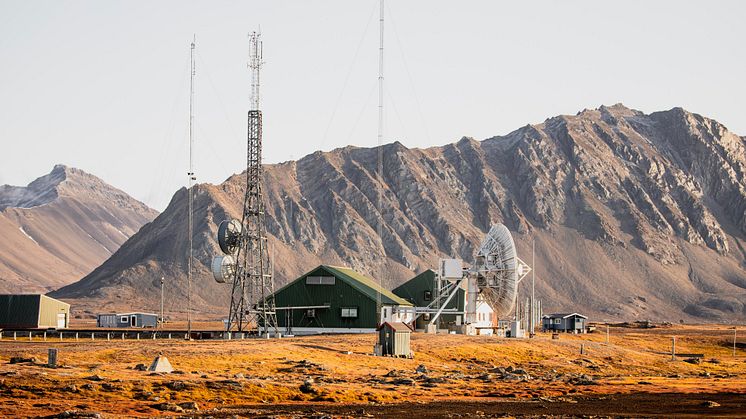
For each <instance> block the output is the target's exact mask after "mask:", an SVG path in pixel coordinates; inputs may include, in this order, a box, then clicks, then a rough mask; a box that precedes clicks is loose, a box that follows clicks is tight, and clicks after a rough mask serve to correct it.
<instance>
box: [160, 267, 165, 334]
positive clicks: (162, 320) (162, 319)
mask: <svg viewBox="0 0 746 419" xmlns="http://www.w3.org/2000/svg"><path fill="white" fill-rule="evenodd" d="M163 279H164V278H163V277H161V328H163V322H164V321H165V320H164V318H163Z"/></svg>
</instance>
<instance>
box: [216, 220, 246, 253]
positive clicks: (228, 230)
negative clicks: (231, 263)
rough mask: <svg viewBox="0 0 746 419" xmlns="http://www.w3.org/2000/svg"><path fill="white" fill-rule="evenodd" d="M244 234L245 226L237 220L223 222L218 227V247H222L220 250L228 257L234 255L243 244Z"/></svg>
mask: <svg viewBox="0 0 746 419" xmlns="http://www.w3.org/2000/svg"><path fill="white" fill-rule="evenodd" d="M242 232H243V226H242V225H241V222H240V221H238V220H236V219H235V218H234V219H232V220H224V221H223V222H221V223H220V225H219V226H218V245H220V250H222V251H223V253H225V254H226V255H231V254H233V253H234V252H235V251H236V249H238V246H239V245H240V244H241V233H242Z"/></svg>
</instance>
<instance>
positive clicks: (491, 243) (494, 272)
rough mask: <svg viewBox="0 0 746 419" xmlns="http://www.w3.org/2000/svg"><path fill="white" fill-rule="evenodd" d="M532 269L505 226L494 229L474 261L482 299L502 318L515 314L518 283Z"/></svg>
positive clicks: (500, 225) (497, 225)
mask: <svg viewBox="0 0 746 419" xmlns="http://www.w3.org/2000/svg"><path fill="white" fill-rule="evenodd" d="M530 270H531V268H530V267H529V266H528V265H527V264H525V263H524V262H523V261H522V260H520V259H519V258H518V255H517V254H516V249H515V243H514V242H513V236H512V235H511V234H510V231H509V230H508V228H507V227H505V226H504V225H503V224H496V225H494V226H492V228H491V229H490V231H489V233H487V236H486V237H485V238H484V241H482V245H481V246H480V247H479V251H477V254H476V256H475V258H474V266H473V271H474V272H475V273H476V275H477V286H478V287H479V290H480V292H481V294H482V296H483V297H484V299H485V301H486V302H487V303H488V304H489V305H490V307H492V309H493V310H494V311H495V313H496V314H497V315H498V316H506V315H509V314H510V313H511V311H512V310H513V305H514V304H515V299H516V295H517V293H518V283H519V282H520V281H521V279H523V277H525V276H526V275H527V274H528V272H529V271H530Z"/></svg>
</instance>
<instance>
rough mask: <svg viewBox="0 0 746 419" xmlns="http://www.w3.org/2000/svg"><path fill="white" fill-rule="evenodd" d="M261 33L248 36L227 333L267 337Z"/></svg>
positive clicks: (273, 318) (270, 320)
mask: <svg viewBox="0 0 746 419" xmlns="http://www.w3.org/2000/svg"><path fill="white" fill-rule="evenodd" d="M262 53H263V51H262V41H261V34H260V33H258V32H252V33H250V34H249V68H250V69H251V99H250V101H251V102H250V103H251V107H250V109H249V113H248V140H247V145H248V146H247V153H246V193H245V195H244V205H243V214H242V218H241V226H242V227H241V228H240V229H241V230H242V234H241V240H240V244H239V246H238V249H237V253H236V261H237V264H236V268H235V274H234V280H233V289H232V291H231V306H230V313H229V324H228V329H229V330H238V331H242V332H243V331H245V330H247V329H248V328H254V327H256V328H257V331H258V332H259V333H260V334H261V333H262V332H264V333H265V334H266V336H269V333H270V330H272V331H274V333H275V335H277V333H278V329H277V314H276V312H275V301H274V278H273V274H272V264H271V261H270V255H269V246H268V243H267V232H266V227H265V224H264V217H265V208H264V200H263V199H262V198H263V193H262V112H261V110H260V109H259V104H260V103H259V84H260V77H259V76H260V70H261V67H262V65H263V64H264V60H263V58H262V55H263V54H262Z"/></svg>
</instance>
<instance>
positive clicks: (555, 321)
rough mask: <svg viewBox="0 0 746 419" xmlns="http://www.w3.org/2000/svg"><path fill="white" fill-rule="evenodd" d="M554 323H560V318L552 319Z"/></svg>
mask: <svg viewBox="0 0 746 419" xmlns="http://www.w3.org/2000/svg"><path fill="white" fill-rule="evenodd" d="M554 324H562V319H554Z"/></svg>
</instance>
